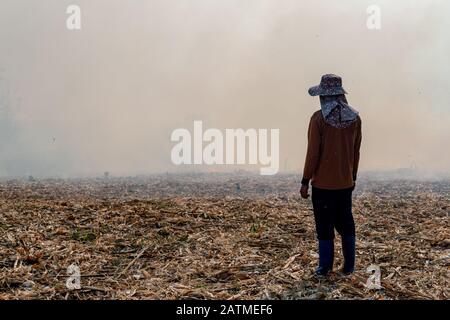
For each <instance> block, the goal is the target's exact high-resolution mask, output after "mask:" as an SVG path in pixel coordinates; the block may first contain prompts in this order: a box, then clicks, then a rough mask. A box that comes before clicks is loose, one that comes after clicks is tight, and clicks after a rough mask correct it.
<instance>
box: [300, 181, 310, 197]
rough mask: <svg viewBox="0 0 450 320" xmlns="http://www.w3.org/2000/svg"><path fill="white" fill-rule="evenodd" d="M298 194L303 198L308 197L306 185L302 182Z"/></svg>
mask: <svg viewBox="0 0 450 320" xmlns="http://www.w3.org/2000/svg"><path fill="white" fill-rule="evenodd" d="M300 195H301V196H302V198H303V199H308V197H309V194H308V185H306V184H302V186H301V188H300Z"/></svg>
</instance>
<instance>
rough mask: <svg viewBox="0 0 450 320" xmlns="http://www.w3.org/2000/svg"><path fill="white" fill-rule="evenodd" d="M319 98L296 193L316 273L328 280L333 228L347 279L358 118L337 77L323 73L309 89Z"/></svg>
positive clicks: (352, 257)
mask: <svg viewBox="0 0 450 320" xmlns="http://www.w3.org/2000/svg"><path fill="white" fill-rule="evenodd" d="M309 94H310V95H311V96H319V97H320V109H321V110H318V111H316V112H315V113H314V114H313V115H312V117H311V120H310V123H309V129H308V150H307V154H306V160H305V167H304V170H303V179H302V186H301V189H300V194H301V196H302V198H304V199H307V198H308V197H309V194H308V188H309V182H310V181H311V185H312V203H313V208H314V219H315V223H316V232H317V238H318V241H319V267H318V268H317V270H316V274H317V275H320V276H325V275H327V274H328V273H329V272H330V271H331V270H332V268H333V260H334V229H336V231H337V232H338V233H339V234H340V235H341V238H342V252H343V256H344V267H343V270H342V272H343V273H344V274H346V275H348V274H351V273H352V272H353V271H354V268H355V223H354V221H353V215H352V192H353V190H354V188H355V181H356V175H357V172H358V163H359V149H360V146H361V118H360V117H359V115H358V112H357V111H356V110H355V109H353V108H352V107H351V106H349V105H348V103H347V99H346V98H345V94H347V92H346V91H345V90H344V89H343V87H342V80H341V78H340V77H339V76H336V75H333V74H326V75H324V76H322V79H321V82H320V85H318V86H315V87H312V88H310V89H309Z"/></svg>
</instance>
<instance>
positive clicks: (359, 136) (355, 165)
mask: <svg viewBox="0 0 450 320" xmlns="http://www.w3.org/2000/svg"><path fill="white" fill-rule="evenodd" d="M361 132H362V130H361V119H360V118H359V120H358V127H357V129H356V138H355V149H354V158H353V181H356V176H357V174H358V166H359V149H360V148H361V140H362V133H361Z"/></svg>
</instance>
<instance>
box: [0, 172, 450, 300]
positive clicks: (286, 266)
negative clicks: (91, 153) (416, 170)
mask: <svg viewBox="0 0 450 320" xmlns="http://www.w3.org/2000/svg"><path fill="white" fill-rule="evenodd" d="M298 185H299V176H298V175H287V174H286V175H277V176H274V177H260V176H257V175H250V174H239V173H237V174H209V175H206V174H190V175H189V174H184V175H170V174H166V175H155V176H146V177H134V178H114V177H111V178H106V177H105V178H97V179H94V178H92V179H69V180H62V179H47V180H34V179H29V181H28V180H19V179H15V180H2V181H0V299H189V298H191V299H192V298H193V299H268V298H269V299H448V298H449V294H450V292H449V287H450V280H449V279H450V277H449V275H450V272H449V271H450V269H449V263H450V229H449V213H450V181H448V180H442V181H435V182H427V181H407V180H382V179H377V180H371V179H369V178H366V179H364V178H362V179H360V180H359V181H358V184H357V188H356V190H355V193H354V202H353V204H354V210H353V212H354V217H355V221H356V226H357V270H356V272H355V274H354V275H353V276H350V277H343V276H341V275H340V274H339V272H338V271H339V266H340V264H341V263H342V259H341V254H340V244H339V236H338V235H336V247H337V248H336V258H337V259H336V263H335V272H333V273H332V274H331V276H330V277H328V278H326V279H317V278H315V277H314V276H313V270H314V268H315V267H316V264H317V254H316V245H317V244H316V239H315V229H314V221H313V216H312V211H311V210H312V206H311V202H310V200H303V199H300V197H299V195H298ZM71 264H75V265H77V266H78V267H79V269H80V273H81V289H79V290H69V289H68V288H67V287H66V281H67V278H68V276H69V275H68V273H67V268H68V267H69V266H70V265H71ZM370 265H375V266H378V267H380V271H381V287H382V288H381V289H378V290H377V289H370V288H367V287H366V283H367V281H368V278H369V276H370V274H369V273H367V268H368V267H369V266H370Z"/></svg>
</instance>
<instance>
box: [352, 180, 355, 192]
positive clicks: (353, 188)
mask: <svg viewBox="0 0 450 320" xmlns="http://www.w3.org/2000/svg"><path fill="white" fill-rule="evenodd" d="M355 186H356V182H355V181H353V187H352V191H355Z"/></svg>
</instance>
